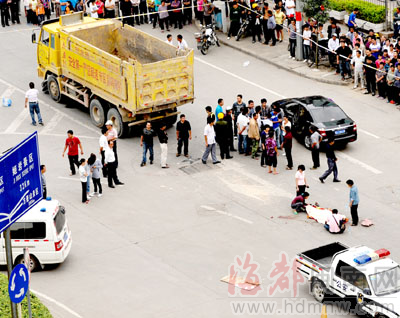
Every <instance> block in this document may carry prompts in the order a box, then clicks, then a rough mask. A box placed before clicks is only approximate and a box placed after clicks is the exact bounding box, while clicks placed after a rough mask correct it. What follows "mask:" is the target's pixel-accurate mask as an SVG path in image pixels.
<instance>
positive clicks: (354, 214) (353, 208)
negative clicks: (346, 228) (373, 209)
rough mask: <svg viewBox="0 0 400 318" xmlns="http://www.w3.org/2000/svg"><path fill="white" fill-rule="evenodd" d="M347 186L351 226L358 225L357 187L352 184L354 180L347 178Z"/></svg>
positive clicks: (358, 198) (358, 199)
mask: <svg viewBox="0 0 400 318" xmlns="http://www.w3.org/2000/svg"><path fill="white" fill-rule="evenodd" d="M346 184H347V186H348V187H349V188H350V203H349V207H350V212H351V218H352V220H353V222H352V224H351V225H352V226H357V225H358V211H357V209H358V204H359V203H360V197H359V196H358V189H357V187H356V186H355V185H354V181H353V180H351V179H349V180H347V181H346Z"/></svg>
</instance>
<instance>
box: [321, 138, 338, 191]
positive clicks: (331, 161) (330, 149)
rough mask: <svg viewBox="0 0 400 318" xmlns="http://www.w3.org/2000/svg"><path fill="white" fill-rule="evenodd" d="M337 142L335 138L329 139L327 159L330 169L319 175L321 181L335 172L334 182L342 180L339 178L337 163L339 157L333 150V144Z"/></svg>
mask: <svg viewBox="0 0 400 318" xmlns="http://www.w3.org/2000/svg"><path fill="white" fill-rule="evenodd" d="M334 144H335V140H334V139H329V141H328V144H327V145H326V159H327V160H328V170H326V171H325V172H324V174H323V175H322V176H321V177H319V180H320V181H321V183H324V181H325V179H326V178H327V177H328V176H329V175H330V174H331V173H332V172H333V182H340V180H339V179H338V169H337V165H336V161H337V158H336V156H335V152H334V150H333V145H334Z"/></svg>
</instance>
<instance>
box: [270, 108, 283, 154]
mask: <svg viewBox="0 0 400 318" xmlns="http://www.w3.org/2000/svg"><path fill="white" fill-rule="evenodd" d="M280 112H281V110H280V108H275V109H274V110H273V111H272V112H271V120H272V129H273V130H274V133H275V140H276V145H277V147H278V148H279V149H280V148H281V125H282V115H281V113H280Z"/></svg>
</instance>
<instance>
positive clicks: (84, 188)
mask: <svg viewBox="0 0 400 318" xmlns="http://www.w3.org/2000/svg"><path fill="white" fill-rule="evenodd" d="M85 166H86V159H84V158H82V159H81V160H79V179H80V180H81V185H82V203H86V204H88V203H89V199H88V197H87V176H88V174H87V172H86V167H85Z"/></svg>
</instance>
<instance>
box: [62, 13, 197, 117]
mask: <svg viewBox="0 0 400 318" xmlns="http://www.w3.org/2000/svg"><path fill="white" fill-rule="evenodd" d="M60 39H61V65H62V67H63V74H65V76H66V77H67V78H69V79H73V80H75V81H77V82H79V83H81V84H83V85H85V86H86V87H89V88H90V89H91V91H92V92H93V93H95V94H96V95H98V96H101V97H103V98H104V99H106V100H108V101H110V102H111V103H113V104H115V105H116V106H122V107H124V108H126V109H127V110H128V111H130V112H133V113H149V112H154V111H157V110H162V109H166V108H173V107H176V106H179V105H182V104H185V103H188V102H191V101H193V97H194V96H193V95H194V87H193V51H192V50H189V51H188V52H186V54H184V55H183V56H177V50H176V48H174V47H173V46H171V45H169V44H167V43H165V42H164V41H162V40H159V39H157V38H155V37H152V36H150V35H148V34H147V33H145V32H142V31H140V30H137V29H135V28H132V27H130V26H127V25H125V26H123V25H122V23H121V22H119V21H115V20H92V21H90V22H86V23H83V24H75V25H71V26H66V27H64V28H62V29H61V30H60Z"/></svg>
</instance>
